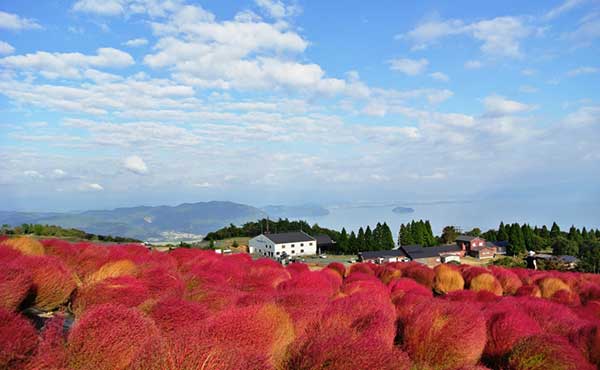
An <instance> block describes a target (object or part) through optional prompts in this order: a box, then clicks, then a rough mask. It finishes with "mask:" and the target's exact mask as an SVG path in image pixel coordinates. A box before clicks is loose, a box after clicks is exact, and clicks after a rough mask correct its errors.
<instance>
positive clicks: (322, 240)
mask: <svg viewBox="0 0 600 370" xmlns="http://www.w3.org/2000/svg"><path fill="white" fill-rule="evenodd" d="M315 239H316V240H317V245H327V244H334V243H335V242H334V241H333V240H332V239H331V237H330V236H329V235H327V234H317V235H315Z"/></svg>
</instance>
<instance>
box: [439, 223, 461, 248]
mask: <svg viewBox="0 0 600 370" xmlns="http://www.w3.org/2000/svg"><path fill="white" fill-rule="evenodd" d="M457 236H458V233H457V232H456V229H455V228H454V226H446V227H444V229H443V230H442V241H443V242H444V243H445V244H452V243H454V242H455V241H456V237H457Z"/></svg>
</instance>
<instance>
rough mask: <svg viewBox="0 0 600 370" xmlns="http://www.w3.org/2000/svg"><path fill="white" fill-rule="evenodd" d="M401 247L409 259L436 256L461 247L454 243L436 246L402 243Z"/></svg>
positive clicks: (458, 249) (455, 250)
mask: <svg viewBox="0 0 600 370" xmlns="http://www.w3.org/2000/svg"><path fill="white" fill-rule="evenodd" d="M400 248H402V249H403V250H404V251H405V253H406V255H407V256H408V257H410V258H411V259H413V260H414V259H419V258H431V257H438V256H439V255H440V254H442V253H449V252H459V251H461V248H460V247H459V246H457V245H456V244H450V245H438V246H436V247H422V246H420V245H404V246H402V247H400Z"/></svg>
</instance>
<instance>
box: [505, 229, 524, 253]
mask: <svg viewBox="0 0 600 370" xmlns="http://www.w3.org/2000/svg"><path fill="white" fill-rule="evenodd" d="M525 251H526V249H525V240H524V238H523V232H522V231H521V227H520V226H519V224H517V223H514V224H512V225H511V226H510V229H509V234H508V248H507V251H506V252H507V253H508V254H510V255H513V256H514V255H519V254H522V253H525Z"/></svg>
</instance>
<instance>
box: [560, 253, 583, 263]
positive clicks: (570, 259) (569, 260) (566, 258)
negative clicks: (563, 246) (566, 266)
mask: <svg viewBox="0 0 600 370" xmlns="http://www.w3.org/2000/svg"><path fill="white" fill-rule="evenodd" d="M558 259H559V260H560V261H561V262H564V263H573V262H579V258H577V257H575V256H567V255H565V256H558Z"/></svg>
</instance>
